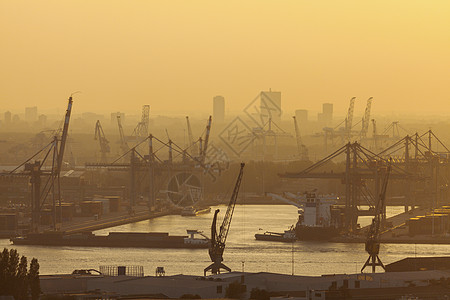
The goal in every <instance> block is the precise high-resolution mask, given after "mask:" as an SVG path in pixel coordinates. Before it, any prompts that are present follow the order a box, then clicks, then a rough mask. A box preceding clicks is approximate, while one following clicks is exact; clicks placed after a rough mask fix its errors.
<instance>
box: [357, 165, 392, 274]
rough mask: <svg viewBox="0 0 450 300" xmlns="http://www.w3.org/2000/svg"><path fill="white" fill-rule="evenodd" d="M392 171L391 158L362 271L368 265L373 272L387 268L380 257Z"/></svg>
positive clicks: (369, 234)
mask: <svg viewBox="0 0 450 300" xmlns="http://www.w3.org/2000/svg"><path fill="white" fill-rule="evenodd" d="M390 173H391V160H389V162H388V165H387V169H386V174H385V176H384V179H383V183H382V186H381V192H380V195H379V196H378V201H377V205H376V207H375V217H374V218H373V219H372V224H370V227H369V231H368V233H367V240H366V247H365V249H366V252H367V253H369V258H367V260H366V262H365V263H364V266H363V267H362V269H361V272H363V271H364V269H365V268H366V267H372V273H375V270H376V267H378V266H379V267H382V268H383V270H385V267H384V265H383V263H382V262H381V259H380V258H379V257H378V254H379V253H380V229H381V225H382V224H381V223H382V220H383V212H384V206H385V205H386V201H385V200H386V190H387V185H388V181H389V175H390Z"/></svg>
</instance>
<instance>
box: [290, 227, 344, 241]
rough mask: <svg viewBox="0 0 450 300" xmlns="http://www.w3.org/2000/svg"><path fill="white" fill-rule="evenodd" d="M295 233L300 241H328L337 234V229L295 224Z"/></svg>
mask: <svg viewBox="0 0 450 300" xmlns="http://www.w3.org/2000/svg"><path fill="white" fill-rule="evenodd" d="M295 235H296V236H297V239H298V240H300V241H328V240H331V239H332V238H334V237H336V236H338V235H339V230H338V229H337V228H336V227H319V226H302V225H297V226H296V227H295Z"/></svg>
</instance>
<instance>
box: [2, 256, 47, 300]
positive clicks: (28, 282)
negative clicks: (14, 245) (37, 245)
mask: <svg viewBox="0 0 450 300" xmlns="http://www.w3.org/2000/svg"><path fill="white" fill-rule="evenodd" d="M40 293H41V288H40V282H39V263H38V261H37V259H36V258H33V259H32V261H31V264H30V270H29V272H27V258H26V257H25V256H23V255H22V257H21V258H20V260H19V253H17V250H15V249H11V250H8V249H6V248H5V249H3V251H2V252H0V296H3V295H5V296H14V298H15V300H27V299H29V295H30V294H31V297H32V299H33V300H35V299H38V298H39V295H40Z"/></svg>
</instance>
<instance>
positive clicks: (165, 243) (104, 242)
mask: <svg viewBox="0 0 450 300" xmlns="http://www.w3.org/2000/svg"><path fill="white" fill-rule="evenodd" d="M197 233H199V232H198V231H193V230H189V231H188V234H189V236H181V235H180V236H178V235H174V236H171V235H169V234H168V233H167V232H110V233H109V234H108V235H106V236H101V235H95V234H93V233H92V232H88V233H81V234H71V235H65V234H64V233H63V232H45V233H30V234H28V235H27V236H25V237H16V238H12V239H11V242H12V243H13V244H14V245H41V246H74V247H121V248H122V247H124V248H125V247H128V248H192V249H196V248H201V249H204V248H208V247H209V240H208V239H207V238H196V237H195V234H197Z"/></svg>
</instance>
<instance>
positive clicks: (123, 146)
mask: <svg viewBox="0 0 450 300" xmlns="http://www.w3.org/2000/svg"><path fill="white" fill-rule="evenodd" d="M117 126H119V135H120V149H121V150H122V152H123V153H125V152H128V151H129V150H130V147H129V146H128V144H127V140H126V139H125V134H124V133H123V127H122V121H121V119H120V115H117Z"/></svg>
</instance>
